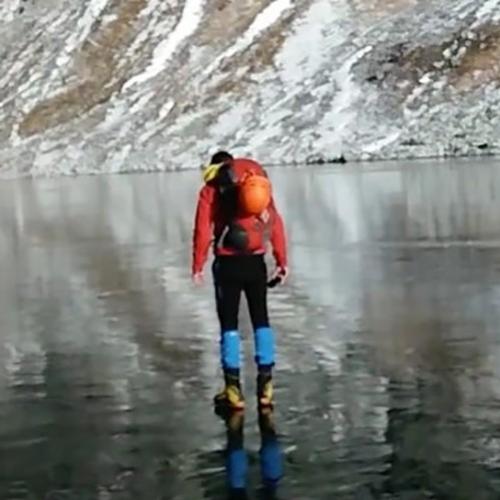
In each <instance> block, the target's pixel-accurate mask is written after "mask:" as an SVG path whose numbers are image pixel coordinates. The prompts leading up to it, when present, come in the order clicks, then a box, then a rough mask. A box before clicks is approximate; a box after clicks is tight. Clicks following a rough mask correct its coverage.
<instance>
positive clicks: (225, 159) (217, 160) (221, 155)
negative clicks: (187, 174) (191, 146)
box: [210, 151, 234, 165]
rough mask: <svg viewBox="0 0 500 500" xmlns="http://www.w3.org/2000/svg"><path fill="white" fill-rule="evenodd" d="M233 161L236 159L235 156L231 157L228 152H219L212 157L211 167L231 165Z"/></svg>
mask: <svg viewBox="0 0 500 500" xmlns="http://www.w3.org/2000/svg"><path fill="white" fill-rule="evenodd" d="M233 159H234V158H233V155H231V154H230V153H228V152H227V151H218V152H217V153H215V154H214V155H213V156H212V158H211V160H210V165H220V164H221V163H229V162H231V161H232V160H233Z"/></svg>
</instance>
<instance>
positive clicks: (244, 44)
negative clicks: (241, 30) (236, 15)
mask: <svg viewBox="0 0 500 500" xmlns="http://www.w3.org/2000/svg"><path fill="white" fill-rule="evenodd" d="M291 7H292V2H291V0H276V1H275V2H273V3H272V4H271V5H269V6H268V7H267V8H266V9H264V10H263V11H262V12H261V13H260V14H259V15H258V16H257V17H256V18H255V20H254V22H253V23H252V24H251V26H250V27H249V28H248V30H247V31H246V32H245V34H244V35H243V36H242V37H241V38H239V39H238V41H237V42H236V43H235V44H234V45H232V46H231V47H230V48H229V49H227V50H226V51H225V52H223V53H222V54H221V55H220V56H219V57H217V59H216V60H215V61H214V62H213V63H212V64H210V65H209V66H208V68H206V69H205V71H204V72H203V73H202V74H203V76H207V75H209V74H210V73H212V72H213V71H214V70H215V69H216V68H217V66H219V64H220V63H221V61H222V60H224V59H228V58H230V57H233V56H234V55H235V54H237V53H238V52H242V51H243V50H245V49H246V48H248V47H249V46H250V45H251V44H252V42H253V41H254V40H255V38H257V36H259V34H260V33H262V32H263V31H264V30H266V29H267V28H269V27H270V26H271V25H273V24H274V23H275V22H276V21H277V20H278V19H279V18H280V17H281V14H283V12H284V11H285V10H287V9H289V8H291Z"/></svg>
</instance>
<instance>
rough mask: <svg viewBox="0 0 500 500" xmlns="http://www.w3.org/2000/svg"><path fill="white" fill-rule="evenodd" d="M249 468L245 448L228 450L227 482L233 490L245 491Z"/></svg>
mask: <svg viewBox="0 0 500 500" xmlns="http://www.w3.org/2000/svg"><path fill="white" fill-rule="evenodd" d="M247 466H248V464H247V454H246V452H245V450H244V449H243V448H238V449H233V450H228V454H227V458H226V471H227V481H228V483H229V487H230V488H231V489H235V490H236V489H237V490H240V489H241V490H242V489H245V486H246V479H247Z"/></svg>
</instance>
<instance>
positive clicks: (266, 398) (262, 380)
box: [257, 373, 274, 408]
mask: <svg viewBox="0 0 500 500" xmlns="http://www.w3.org/2000/svg"><path fill="white" fill-rule="evenodd" d="M273 396H274V390H273V379H272V376H271V374H270V373H259V376H258V377H257V399H258V402H259V407H261V408H269V407H272V406H273Z"/></svg>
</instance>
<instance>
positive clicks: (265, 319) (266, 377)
mask: <svg viewBox="0 0 500 500" xmlns="http://www.w3.org/2000/svg"><path fill="white" fill-rule="evenodd" d="M244 291H245V296H246V299H247V303H248V310H249V313H250V318H251V320H252V326H253V330H254V342H255V362H256V364H257V367H258V376H257V392H258V397H259V403H260V404H261V405H270V404H271V402H272V369H273V366H274V363H275V339H274V332H273V330H272V328H271V326H270V324H269V314H268V308H267V269H266V264H265V261H264V258H254V259H252V264H251V265H250V266H249V275H248V279H247V280H246V281H245V284H244Z"/></svg>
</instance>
